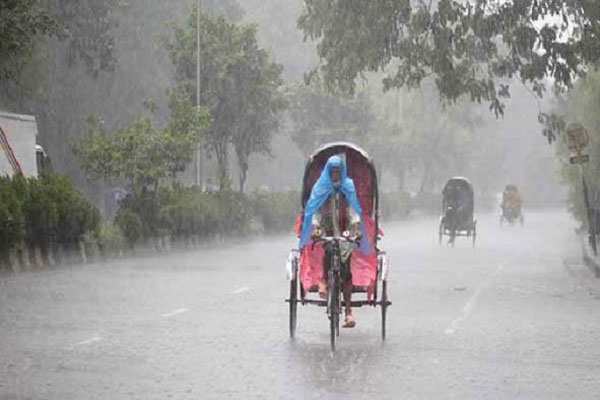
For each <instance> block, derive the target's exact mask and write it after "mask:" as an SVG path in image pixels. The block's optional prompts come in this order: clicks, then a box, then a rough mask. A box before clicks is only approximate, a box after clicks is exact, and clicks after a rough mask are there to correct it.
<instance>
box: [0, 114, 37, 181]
mask: <svg viewBox="0 0 600 400" xmlns="http://www.w3.org/2000/svg"><path fill="white" fill-rule="evenodd" d="M0 127H1V128H2V130H3V131H4V134H5V135H6V138H7V139H8V142H9V143H10V146H11V147H12V149H13V152H14V154H15V157H16V158H17V161H18V162H19V164H20V166H21V170H22V171H23V175H25V176H26V177H37V174H38V171H37V161H36V149H35V145H36V136H37V133H38V132H37V123H36V121H35V117H33V116H31V115H19V114H11V113H6V112H3V111H0ZM5 174H8V175H9V176H12V174H13V169H12V167H11V165H10V163H9V162H8V159H7V158H6V154H5V153H4V151H3V150H0V175H5Z"/></svg>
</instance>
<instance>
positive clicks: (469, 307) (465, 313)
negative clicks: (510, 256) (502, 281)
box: [444, 264, 504, 335]
mask: <svg viewBox="0 0 600 400" xmlns="http://www.w3.org/2000/svg"><path fill="white" fill-rule="evenodd" d="M502 268H504V264H500V265H498V268H496V271H495V272H494V273H493V274H492V275H491V276H490V277H489V278H488V279H486V280H485V281H484V282H483V283H482V284H481V285H479V286H478V287H477V289H475V292H474V293H473V294H472V295H471V297H470V298H469V301H467V304H465V306H464V307H463V309H462V310H461V312H460V315H459V316H458V317H457V318H456V319H455V320H454V321H452V323H451V324H450V325H449V326H448V327H447V328H446V330H445V331H444V333H445V334H446V335H452V334H454V333H455V332H456V331H457V330H458V329H460V324H461V323H462V322H463V321H464V320H466V319H467V318H468V317H469V315H471V312H472V311H473V307H475V302H476V301H477V299H478V298H479V296H480V295H481V292H482V291H483V289H485V287H486V286H487V285H488V284H489V283H490V282H491V281H492V279H493V278H494V277H496V276H497V275H498V274H499V273H500V272H501V271H502Z"/></svg>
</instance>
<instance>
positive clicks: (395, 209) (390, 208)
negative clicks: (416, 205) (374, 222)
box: [379, 192, 413, 221]
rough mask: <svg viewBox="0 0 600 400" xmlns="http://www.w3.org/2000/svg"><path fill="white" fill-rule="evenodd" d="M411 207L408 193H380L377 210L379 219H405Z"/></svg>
mask: <svg viewBox="0 0 600 400" xmlns="http://www.w3.org/2000/svg"><path fill="white" fill-rule="evenodd" d="M412 208H413V206H412V205H411V198H410V195H409V194H408V193H405V192H399V193H381V194H380V198H379V210H380V213H381V218H382V219H384V220H387V221H389V220H391V219H396V218H405V217H407V216H408V215H409V214H410V212H411V209H412Z"/></svg>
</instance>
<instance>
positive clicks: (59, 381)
mask: <svg viewBox="0 0 600 400" xmlns="http://www.w3.org/2000/svg"><path fill="white" fill-rule="evenodd" d="M574 227H575V224H574V223H573V222H571V221H570V219H569V218H568V217H567V216H566V215H565V214H562V213H559V212H554V213H550V212H546V213H530V214H529V215H527V221H526V226H525V227H524V228H520V227H513V228H509V227H504V228H499V227H498V223H497V220H496V218H495V217H491V216H489V217H485V218H482V219H480V222H479V231H480V238H479V239H480V240H479V243H478V246H477V248H476V249H475V250H474V249H472V248H471V246H470V244H469V243H468V242H467V241H466V240H462V241H458V242H457V244H456V247H455V248H454V249H452V248H450V247H448V246H442V247H440V246H438V244H437V238H436V235H435V233H436V221H434V220H423V221H410V222H404V223H399V224H394V225H392V226H388V227H387V228H388V229H387V238H386V240H385V244H384V246H383V247H385V248H386V249H387V250H388V252H389V254H390V264H391V275H390V284H389V290H390V293H389V295H390V298H391V300H392V301H393V302H394V305H393V306H392V307H391V308H390V309H389V310H390V311H389V317H388V318H389V325H388V340H387V341H386V342H385V343H382V342H381V340H380V338H379V335H380V331H379V329H380V328H379V321H380V320H379V316H380V314H379V310H376V309H371V308H366V309H359V310H357V313H356V316H357V321H358V324H357V327H356V328H355V329H353V330H343V331H342V333H341V337H340V342H339V347H338V351H337V352H336V353H335V354H331V353H330V351H329V343H328V330H327V329H328V326H327V320H326V317H325V315H324V313H323V309H321V308H313V307H301V308H300V309H299V318H298V330H297V338H296V339H295V340H294V341H291V340H289V339H288V332H287V309H286V304H285V303H284V302H283V299H284V298H285V297H286V295H287V287H288V286H287V283H286V281H285V280H284V269H283V265H284V260H285V257H286V254H287V250H288V249H289V248H290V247H291V246H292V245H293V243H294V238H293V236H286V237H282V238H273V239H261V240H257V241H255V242H252V243H244V244H236V245H233V246H230V247H229V248H225V247H222V248H219V249H211V250H203V251H196V252H188V253H183V254H177V255H169V256H162V257H145V258H140V259H136V260H123V261H117V262H112V263H110V264H98V265H89V266H85V267H81V268H68V269H62V270H58V271H52V272H45V273H35V274H28V275H21V276H18V277H3V278H0V399H61V400H68V399H167V398H173V399H219V398H244V399H245V398H257V399H263V398H273V399H312V398H315V399H316V398H319V399H328V398H332V399H333V398H338V397H339V396H340V395H343V398H349V399H354V398H356V399H362V398H365V399H367V398H368V399H371V398H375V397H376V398H379V399H399V398H402V399H453V398H456V399H488V398H489V399H505V398H511V399H512V398H520V399H550V398H552V399H562V398H569V399H595V398H597V396H598V393H600V284H599V283H598V280H594V279H593V277H592V273H591V272H590V271H589V270H588V269H587V267H585V266H583V265H581V262H580V255H581V253H580V247H579V246H580V244H579V242H578V239H577V238H576V237H575V235H574V233H573V232H574V231H573V229H574Z"/></svg>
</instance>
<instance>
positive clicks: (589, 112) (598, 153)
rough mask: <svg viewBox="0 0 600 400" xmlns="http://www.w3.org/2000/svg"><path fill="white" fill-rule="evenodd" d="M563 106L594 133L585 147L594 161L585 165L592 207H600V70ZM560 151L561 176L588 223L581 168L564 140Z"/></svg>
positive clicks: (577, 212)
mask: <svg viewBox="0 0 600 400" xmlns="http://www.w3.org/2000/svg"><path fill="white" fill-rule="evenodd" d="M561 108H567V109H568V110H569V112H568V114H569V115H568V117H569V120H570V121H572V122H578V123H580V124H582V125H583V126H584V127H585V128H586V130H587V131H588V133H589V135H590V144H589V146H588V147H587V148H586V149H585V150H584V153H585V154H588V155H589V156H590V161H589V163H586V164H584V173H585V177H586V182H587V185H588V188H589V194H590V201H591V206H592V207H594V208H599V209H600V198H598V195H597V193H598V194H600V179H599V178H598V177H600V113H598V110H599V109H600V71H599V70H593V71H590V73H589V74H588V75H587V76H586V77H585V78H584V79H582V80H580V81H579V82H577V84H576V85H575V89H574V90H573V91H572V92H571V93H570V95H569V97H568V99H567V104H566V105H564V104H563V105H561ZM557 152H558V155H559V157H560V158H561V161H562V167H561V176H562V178H563V180H564V181H565V182H566V183H567V184H568V186H569V205H570V208H571V211H572V213H573V215H574V216H575V217H576V218H577V219H578V220H579V221H581V222H582V223H583V224H586V225H587V215H586V209H585V203H584V199H583V186H582V181H581V169H580V168H579V167H578V166H576V165H571V164H570V163H569V157H570V156H571V155H573V154H572V153H571V152H570V151H569V150H568V149H567V148H566V145H564V144H563V143H561V145H560V147H559V148H558V150H557Z"/></svg>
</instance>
